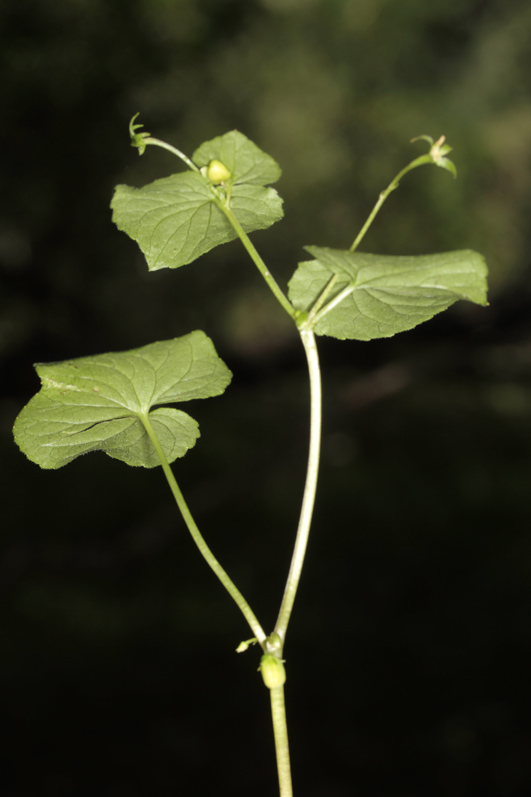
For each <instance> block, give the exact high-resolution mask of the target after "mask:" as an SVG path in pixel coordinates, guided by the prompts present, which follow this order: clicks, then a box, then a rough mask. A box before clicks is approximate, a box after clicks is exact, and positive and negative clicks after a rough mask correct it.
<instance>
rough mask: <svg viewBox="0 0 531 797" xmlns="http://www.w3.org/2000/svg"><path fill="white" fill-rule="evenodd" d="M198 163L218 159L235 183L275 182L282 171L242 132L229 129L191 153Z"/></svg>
mask: <svg viewBox="0 0 531 797" xmlns="http://www.w3.org/2000/svg"><path fill="white" fill-rule="evenodd" d="M192 160H193V162H194V163H196V164H197V165H198V166H200V167H201V166H208V164H209V163H210V161H212V160H218V161H221V163H223V165H224V166H226V167H227V169H228V170H229V171H230V173H231V175H232V180H233V182H234V183H235V184H237V183H256V185H269V183H276V181H277V180H278V179H279V178H280V176H281V174H282V170H281V168H280V166H279V165H278V163H277V162H276V161H275V160H274V159H273V158H272V157H271V155H266V153H265V152H262V150H261V149H259V147H257V146H256V144H253V142H252V141H250V140H249V139H248V138H247V137H246V136H244V135H243V133H240V132H238V130H231V132H230V133H225V135H224V136H218V138H213V139H212V140H211V141H205V143H204V144H201V146H200V147H198V149H196V151H195V152H194V154H193V155H192Z"/></svg>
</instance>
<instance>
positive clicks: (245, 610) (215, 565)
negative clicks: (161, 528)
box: [141, 413, 266, 645]
mask: <svg viewBox="0 0 531 797" xmlns="http://www.w3.org/2000/svg"><path fill="white" fill-rule="evenodd" d="M141 420H142V423H143V424H144V428H145V430H146V432H147V433H148V435H149V438H150V440H151V442H152V443H153V446H154V448H155V451H156V452H157V455H158V458H159V460H160V464H161V465H162V470H163V471H164V475H165V476H166V479H167V481H168V484H169V486H170V489H171V491H172V493H173V497H174V498H175V502H176V504H177V506H178V507H179V509H180V511H181V515H182V516H183V519H184V522H185V523H186V525H187V526H188V531H189V532H190V534H191V535H192V539H193V541H194V542H195V544H196V545H197V547H198V548H199V552H200V553H201V555H202V557H203V559H205V561H206V563H207V564H208V566H209V567H210V568H211V569H212V570H213V571H214V573H215V574H216V576H217V577H218V578H219V580H220V581H221V583H222V584H223V586H224V587H225V589H226V590H227V592H228V593H229V595H230V596H231V598H232V599H233V600H234V602H235V603H236V605H237V606H238V608H239V609H240V611H241V613H242V614H243V616H244V617H245V619H246V620H247V622H248V623H249V626H250V628H251V631H252V632H253V634H254V636H255V637H256V639H257V641H258V643H259V644H260V645H263V644H264V642H265V639H266V635H265V634H264V631H263V629H262V626H261V625H260V623H259V622H258V620H257V618H256V616H255V614H254V612H253V611H252V609H251V607H250V606H249V604H248V603H247V601H246V600H245V598H244V597H243V595H242V594H241V592H240V591H239V589H238V588H237V587H236V585H235V584H234V583H233V581H232V580H231V579H230V578H229V576H228V575H227V573H226V572H225V570H224V569H223V568H222V566H221V565H220V563H219V562H218V560H217V559H216V557H215V556H214V554H213V553H212V551H211V550H210V548H209V547H208V545H207V544H206V542H205V540H204V538H203V535H202V534H201V532H200V531H199V529H198V527H197V525H196V522H195V520H194V519H193V517H192V513H191V512H190V510H189V509H188V505H187V503H186V501H185V500H184V497H183V494H182V493H181V491H180V489H179V486H178V484H177V482H176V480H175V476H174V475H173V471H172V469H171V468H170V466H169V464H168V460H167V459H166V456H165V454H164V451H163V450H162V447H161V445H160V442H159V439H158V437H157V435H156V433H155V430H154V429H153V426H152V425H151V421H150V420H149V417H148V415H147V413H146V415H143V416H142V418H141Z"/></svg>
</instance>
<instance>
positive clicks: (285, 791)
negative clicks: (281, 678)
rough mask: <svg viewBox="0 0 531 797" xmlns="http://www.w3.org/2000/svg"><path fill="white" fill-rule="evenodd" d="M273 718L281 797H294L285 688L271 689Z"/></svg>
mask: <svg viewBox="0 0 531 797" xmlns="http://www.w3.org/2000/svg"><path fill="white" fill-rule="evenodd" d="M270 694H271V716H272V718H273V733H274V736H275V750H276V754H277V770H278V783H279V787H280V797H292V795H293V787H292V785H291V766H290V760H289V744H288V725H287V722H286V705H285V703H284V687H283V686H279V687H278V689H271V690H270Z"/></svg>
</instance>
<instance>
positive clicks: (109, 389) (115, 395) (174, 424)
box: [13, 331, 231, 468]
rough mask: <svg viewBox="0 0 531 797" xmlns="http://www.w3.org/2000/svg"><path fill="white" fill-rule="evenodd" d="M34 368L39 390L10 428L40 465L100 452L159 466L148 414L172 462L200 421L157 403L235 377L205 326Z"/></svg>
mask: <svg viewBox="0 0 531 797" xmlns="http://www.w3.org/2000/svg"><path fill="white" fill-rule="evenodd" d="M35 368H36V370H37V373H38V375H39V377H40V378H41V382H42V387H41V390H40V391H39V393H37V395H36V396H34V397H33V398H32V399H31V401H30V402H29V403H28V404H27V405H26V406H25V407H24V409H23V410H22V411H21V412H20V414H19V416H18V418H17V419H16V421H15V426H14V429H13V433H14V436H15V440H16V442H17V444H18V445H19V447H20V449H21V450H22V451H23V452H24V453H25V454H26V456H27V457H28V458H29V459H30V460H32V462H36V463H37V464H38V465H40V466H41V467H42V468H60V467H62V466H63V465H66V464H67V463H68V462H71V461H72V460H73V459H75V458H76V457H78V456H80V455H81V454H86V453H88V452H89V451H98V450H100V451H104V452H105V453H106V454H108V455H109V456H110V457H114V458H115V459H120V460H122V461H123V462H126V463H127V464H128V465H135V466H143V467H145V468H153V467H155V466H156V465H160V460H159V458H158V456H157V454H156V452H155V449H154V447H153V444H152V442H151V440H150V438H149V436H148V434H147V432H146V429H145V426H144V419H146V418H148V417H149V421H150V423H151V425H152V427H153V429H154V430H155V433H156V435H157V437H158V439H159V442H160V444H161V446H162V449H163V451H164V454H165V456H166V458H167V460H168V462H173V460H175V459H176V458H177V457H182V456H184V454H185V453H186V452H187V451H188V449H190V448H192V447H193V446H194V445H195V442H196V440H197V438H198V437H199V427H198V425H197V423H196V421H195V420H194V419H193V418H191V417H190V416H189V415H187V414H186V413H185V412H182V411H181V410H176V409H173V408H170V407H160V406H157V405H161V404H170V403H174V402H179V401H189V400H191V399H197V398H209V397H210V396H218V395H220V394H221V393H223V391H224V390H225V388H226V387H227V385H228V384H229V382H230V380H231V373H230V371H229V369H228V368H227V367H226V365H225V364H224V363H223V361H222V360H221V359H220V358H219V357H218V355H217V354H216V350H215V349H214V345H213V343H212V341H211V340H210V338H208V337H207V336H206V335H205V333H204V332H201V331H195V332H191V333H190V334H189V335H184V336H183V337H181V338H174V339H173V340H166V341H160V342H158V343H152V344H150V345H149V346H144V347H142V348H140V349H132V350H131V351H126V352H117V353H109V354H98V355H95V356H93V357H80V358H79V359H76V360H66V361H64V362H60V363H49V364H41V365H36V366H35ZM153 407H157V408H156V409H153V410H152V408H153Z"/></svg>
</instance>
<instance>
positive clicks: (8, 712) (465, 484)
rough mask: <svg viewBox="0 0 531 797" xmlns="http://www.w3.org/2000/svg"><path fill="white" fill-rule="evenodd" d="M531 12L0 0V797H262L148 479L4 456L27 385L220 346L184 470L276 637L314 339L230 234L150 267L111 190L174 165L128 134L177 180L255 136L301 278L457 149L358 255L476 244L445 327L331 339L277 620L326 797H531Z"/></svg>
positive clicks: (269, 756) (238, 710) (154, 482)
mask: <svg viewBox="0 0 531 797" xmlns="http://www.w3.org/2000/svg"><path fill="white" fill-rule="evenodd" d="M530 39H531V5H530V4H529V2H528V0H512V1H511V0H444V1H443V2H441V3H429V2H426V0H350V1H349V0H129V2H127V3H125V2H110V0H107V1H105V0H56V2H52V1H51V0H49V1H48V2H46V0H41V2H31V1H30V0H7V1H4V2H3V3H2V4H1V5H0V64H1V72H0V117H1V118H0V133H1V140H2V148H1V165H0V186H1V197H2V211H1V217H0V269H1V275H2V287H1V290H2V309H1V315H0V356H1V358H2V377H1V378H2V399H1V402H0V430H1V443H2V445H1V450H0V457H1V473H2V487H3V490H2V524H1V525H2V531H1V537H0V577H1V590H2V613H1V617H0V620H1V630H0V639H1V645H0V689H1V696H0V705H1V707H2V708H1V711H0V716H1V717H2V723H3V725H4V731H5V739H4V741H3V743H2V745H1V748H0V755H1V757H2V759H3V760H2V761H1V764H0V794H2V795H4V794H5V795H7V796H8V797H34V795H53V796H54V797H66V796H67V795H68V797H70V795H75V796H76V797H84V796H85V795H108V796H109V797H122V795H123V797H126V796H127V797H137V796H138V797H140V795H142V797H144V795H160V797H166V795H168V796H169V795H177V794H183V793H185V794H190V793H194V794H200V795H202V794H211V793H212V792H213V791H215V792H216V793H218V794H221V795H225V794H227V795H229V794H230V795H232V796H233V797H238V795H244V794H245V795H247V794H250V793H252V794H256V795H271V794H275V793H276V789H277V786H276V772H275V764H274V754H273V744H272V734H271V730H270V717H269V707H268V695H267V693H266V691H265V689H264V688H263V686H262V684H261V679H260V676H259V675H258V674H257V672H256V668H257V666H258V660H259V657H258V654H257V651H256V650H255V649H251V650H250V651H248V652H247V653H246V654H243V655H240V656H237V655H236V654H235V653H234V650H235V648H236V646H237V644H238V643H239V642H240V641H241V640H242V639H245V638H247V637H248V636H249V635H250V634H249V631H248V629H247V628H246V625H245V623H244V622H243V620H242V618H241V616H240V615H239V612H238V610H237V609H236V608H235V607H234V606H233V605H232V603H231V601H230V599H229V598H228V597H227V596H226V595H225V594H224V593H223V591H222V589H221V588H220V586H219V585H218V583H217V581H216V580H215V579H214V578H213V577H212V576H211V574H210V573H209V571H208V569H207V568H206V566H205V565H204V563H203V561H202V560H201V559H200V557H199V556H198V555H197V553H196V551H195V550H194V548H193V545H192V543H191V541H190V539H189V537H188V535H187V532H186V530H185V528H184V524H183V522H182V520H181V519H180V518H179V517H178V516H177V514H176V511H175V508H174V505H173V504H172V498H171V494H170V492H169V490H168V488H167V485H166V484H165V482H164V480H163V478H162V475H161V473H160V471H159V470H158V469H155V470H153V471H143V470H140V469H133V468H126V467H125V466H124V465H123V464H122V463H120V462H117V461H115V460H111V459H109V458H108V457H106V456H104V455H103V454H94V455H91V456H88V457H85V458H82V459H80V460H77V461H76V462H74V463H73V464H71V465H70V466H69V467H67V468H64V469H62V470H59V471H41V470H39V469H38V468H37V467H36V466H35V465H33V464H32V463H30V462H29V461H27V460H26V459H25V458H24V457H23V456H22V455H21V454H20V452H19V451H18V450H17V448H16V447H15V445H14V444H13V441H12V435H11V427H12V424H13V420H14V418H15V416H16V414H17V412H18V411H19V410H20V408H21V407H22V406H23V405H24V404H25V403H26V402H27V400H28V399H29V398H30V396H31V395H33V394H34V393H35V392H36V391H37V390H38V386H39V385H38V380H37V378H36V376H35V374H34V371H33V369H32V364H33V363H34V362H38V361H49V360H61V359H65V358H68V357H73V356H82V355H85V354H94V353H99V352H104V351H112V350H121V349H128V348H133V347H137V346H142V345H145V344H147V343H151V342H153V341H154V340H157V339H165V338H170V337H175V336H178V335H182V334H185V333H187V332H189V331H191V330H192V329H196V328H201V329H204V330H205V331H206V332H207V334H209V335H210V336H211V337H212V338H213V340H214V341H215V343H216V346H217V349H218V351H219V353H220V354H221V356H222V357H223V358H224V360H225V361H226V362H227V364H228V365H229V367H230V368H231V369H232V370H233V371H234V374H235V377H234V382H233V384H232V386H231V387H230V388H229V390H228V391H227V393H226V394H225V395H224V396H223V397H221V398H217V399H215V400H212V401H208V402H192V404H191V405H190V406H188V407H183V409H186V410H189V411H190V412H191V413H192V415H193V416H194V417H195V418H197V419H198V421H199V422H200V424H201V430H202V439H201V440H200V441H199V443H198V445H197V446H196V448H195V449H194V450H193V451H191V452H190V453H189V454H188V455H187V457H186V459H185V460H183V461H178V462H177V463H176V464H175V466H174V470H175V473H176V476H177V479H178V481H179V482H180V484H181V486H182V489H183V491H184V493H185V495H186V497H187V499H188V501H189V503H190V506H191V508H192V511H193V512H194V514H195V516H196V519H197V521H198V523H199V525H200V527H201V529H202V530H203V532H204V534H205V536H206V538H207V541H208V542H209V544H210V545H211V546H212V548H213V549H214V552H215V553H216V554H217V555H218V556H219V558H220V559H221V561H222V563H223V564H224V565H225V566H226V568H227V569H228V570H229V573H230V574H231V575H232V576H233V577H234V579H235V581H236V583H237V584H238V585H239V586H240V588H241V589H242V591H243V592H244V594H245V595H246V596H247V597H248V599H249V601H250V602H251V604H252V606H253V608H254V609H255V611H256V613H257V614H258V616H259V618H260V619H261V621H262V623H263V625H264V626H265V628H266V630H269V629H271V628H272V626H273V624H274V621H275V617H276V612H277V609H278V605H279V602H280V598H281V594H282V589H283V582H284V578H285V575H286V572H287V568H288V563H289V556H290V551H291V546H292V542H293V538H294V531H295V527H296V522H297V517H298V511H299V505H300V498H301V491H302V486H303V481H304V468H305V455H306V446H307V439H306V437H307V423H308V417H307V415H308V406H307V403H308V402H307V388H306V374H305V364H304V357H303V353H302V350H301V347H300V343H299V341H298V339H297V336H296V334H294V331H293V329H292V328H291V327H290V324H289V322H288V321H286V319H285V318H284V314H283V311H282V310H281V309H280V308H279V306H278V305H277V304H276V302H275V300H274V299H273V298H272V297H271V296H270V294H269V293H268V291H267V289H266V288H265V286H264V285H263V284H262V282H261V278H260V276H259V275H258V273H257V272H255V270H254V267H253V265H252V264H251V263H250V261H248V259H247V256H246V255H245V253H244V252H243V249H242V248H241V247H240V246H239V245H238V243H236V242H235V243H232V244H228V245H225V246H223V247H220V248H219V249H218V250H216V251H214V252H211V253H209V254H207V255H206V256H204V257H203V258H201V259H200V260H199V261H198V262H196V263H195V264H193V265H189V266H186V267H184V268H182V269H180V270H178V271H172V272H170V271H162V272H156V273H153V274H149V273H148V271H147V267H146V266H145V263H144V260H143V258H142V256H141V254H140V252H139V250H138V248H137V247H136V245H135V244H134V243H133V242H131V241H130V240H129V239H128V238H127V237H126V236H125V235H124V234H122V233H119V232H118V231H117V229H116V228H115V227H114V226H113V224H112V223H111V219H110V211H109V201H110V198H111V195H112V190H113V186H114V185H115V184H116V183H118V182H127V183H129V184H132V185H142V184H144V183H145V182H148V181H149V180H151V179H154V178H156V177H161V176H165V175H166V174H168V173H170V172H171V171H174V170H176V169H177V170H178V169H180V165H179V164H178V163H177V162H176V161H175V159H174V158H173V157H172V156H171V155H169V154H168V153H165V152H163V151H161V150H156V149H155V148H150V149H148V151H147V152H146V154H145V155H144V157H143V158H142V159H139V158H138V156H137V154H136V152H135V151H134V150H133V149H131V148H130V147H129V142H128V135H127V125H128V122H129V119H130V118H131V116H132V115H133V114H134V113H135V112H137V111H140V112H141V121H144V123H145V125H146V128H147V129H148V130H150V131H151V132H152V133H153V135H156V136H157V137H159V138H162V139H166V140H168V141H170V142H171V143H173V144H175V145H176V146H178V147H179V148H180V149H182V150H184V151H185V152H187V153H189V154H191V153H192V152H193V150H194V149H195V148H196V146H198V145H199V144H200V143H201V142H202V141H204V140H206V139H209V138H213V137H214V136H217V135H220V134H222V133H224V132H226V131H228V130H230V129H233V128H237V129H239V130H241V131H242V132H244V133H245V134H246V135H248V136H249V137H250V138H251V139H252V140H254V141H255V142H256V143H257V144H258V145H259V146H260V147H262V148H263V149H264V150H265V151H266V152H269V153H271V154H272V155H273V156H274V157H275V158H276V159H277V160H278V161H279V162H280V164H281V166H282V167H283V170H284V175H283V178H282V180H281V181H280V183H279V184H278V190H279V191H280V193H281V195H282V196H283V197H284V198H285V212H286V218H285V219H284V220H283V221H282V222H281V223H280V224H278V225H276V226H275V227H273V228H272V229H271V230H270V231H267V232H259V233H255V234H254V235H253V240H254V242H255V244H256V245H257V247H258V248H259V250H260V251H261V253H262V255H263V256H264V258H265V259H266V261H267V262H268V264H269V265H270V267H271V269H272V270H273V272H274V274H275V275H276V277H277V278H278V280H279V282H280V283H281V285H282V286H285V284H286V282H287V280H288V279H289V277H290V276H291V274H292V273H293V271H294V268H295V265H296V263H297V261H298V260H300V259H303V258H304V255H303V251H302V246H303V245H305V244H317V245H322V246H332V247H337V248H348V246H349V245H350V243H351V242H352V240H353V238H354V235H355V234H356V232H357V230H358V229H359V227H360V225H361V223H362V222H363V220H364V218H365V217H366V215H367V213H368V212H369V210H370V208H371V207H372V204H373V203H374V201H375V200H376V198H377V196H378V193H379V191H380V190H381V189H382V188H384V187H385V186H386V185H387V184H388V182H389V181H390V179H391V178H392V177H393V175H394V174H396V172H397V171H399V169H401V168H402V167H403V166H404V165H405V164H406V163H407V162H409V160H411V159H412V158H413V157H415V156H416V155H417V154H420V152H423V151H424V145H421V144H414V145H410V144H409V143H408V142H409V139H410V138H412V137H413V136H415V135H419V134H421V133H427V134H430V135H432V136H434V137H438V136H439V135H441V133H444V134H446V136H447V138H448V140H449V142H450V144H451V145H453V146H454V148H455V151H454V153H453V157H454V160H455V163H456V165H457V168H458V171H459V179H458V180H457V181H454V180H452V178H451V176H450V175H449V174H448V173H446V172H444V171H442V170H439V169H436V168H426V169H424V168H423V169H419V170H417V171H416V172H415V173H413V174H410V175H408V176H407V178H406V179H405V180H404V181H403V183H402V185H401V187H400V189H399V190H398V191H396V192H395V193H393V194H392V196H391V197H390V198H389V200H388V202H387V204H386V205H385V207H384V210H383V211H382V213H381V216H380V217H379V218H378V220H377V222H376V223H375V224H374V226H373V228H372V229H371V232H370V233H369V234H368V235H367V237H366V239H365V241H364V243H363V247H362V248H363V250H365V251H376V252H382V253H392V254H418V253H429V252H434V251H444V250H449V249H459V248H473V249H476V250H478V251H480V252H482V253H483V254H484V255H485V256H486V258H487V262H488V264H489V268H490V272H491V294H490V300H491V305H490V307H489V308H487V309H482V308H478V307H475V306H472V305H469V304H465V303H459V304H458V305H457V306H456V307H454V308H453V309H452V310H450V311H448V312H447V313H445V314H443V315H442V316H439V317H438V318H436V319H435V320H433V321H432V322H430V323H428V324H426V325H424V326H422V327H420V328H418V329H417V330H415V331H413V332H410V333H406V334H403V335H400V336H397V337H396V338H393V339H389V340H383V341H375V342H372V343H369V344H365V343H356V342H340V341H335V340H331V339H321V340H320V341H319V343H320V352H321V358H322V363H323V380H324V388H325V421H324V438H323V459H322V470H321V481H320V491H319V496H318V502H317V507H316V515H315V521H314V524H313V534H312V539H311V542H310V547H309V555H308V560H307V565H306V568H305V571H304V576H303V580H302V585H301V590H300V593H299V597H298V599H297V603H296V607H295V612H294V615H293V623H292V626H291V629H290V633H289V637H288V644H287V646H286V651H285V652H286V657H287V666H288V684H287V708H288V719H289V723H290V733H291V747H292V764H293V772H294V784H295V792H296V794H298V795H303V794H304V795H305V797H317V796H318V795H319V797H320V796H321V795H323V796H324V795H326V797H342V796H343V795H349V796H350V795H356V796H359V797H425V795H428V794H429V795H430V796H431V797H468V796H469V795H484V796H485V797H490V796H491V795H492V796H493V797H494V795H496V797H497V796H498V795H499V796H500V797H501V796H502V795H503V797H517V796H519V795H528V794H530V793H531V721H530V697H531V689H530V686H529V682H530V677H529V672H530V664H531V537H530V535H529V526H530V520H531V495H530V490H529V480H530V471H531V423H530V421H531V392H530V391H531V255H530V252H531V248H530V242H531V227H530V225H529V221H528V219H529V211H530V209H531V191H530V187H531V157H530V155H531V100H530V96H531V45H530V44H529V42H530Z"/></svg>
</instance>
